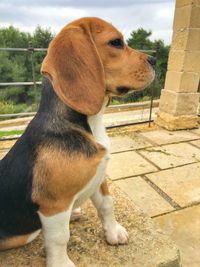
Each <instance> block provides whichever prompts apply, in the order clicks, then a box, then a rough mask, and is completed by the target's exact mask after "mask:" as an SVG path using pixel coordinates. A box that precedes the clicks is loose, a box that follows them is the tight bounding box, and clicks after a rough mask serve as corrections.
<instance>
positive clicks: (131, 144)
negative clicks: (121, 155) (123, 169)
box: [111, 136, 152, 153]
mask: <svg viewBox="0 0 200 267" xmlns="http://www.w3.org/2000/svg"><path fill="white" fill-rule="evenodd" d="M150 146H152V145H151V144H150V143H149V142H147V141H145V140H144V139H143V138H141V137H138V136H133V137H132V138H130V137H128V136H116V137H112V138H111V153H115V152H120V151H128V150H134V149H140V148H145V147H150Z"/></svg>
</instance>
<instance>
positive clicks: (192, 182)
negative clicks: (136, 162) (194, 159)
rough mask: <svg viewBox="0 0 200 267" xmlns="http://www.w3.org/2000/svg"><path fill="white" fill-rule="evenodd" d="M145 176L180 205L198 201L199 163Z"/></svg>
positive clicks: (199, 195) (199, 194)
mask: <svg viewBox="0 0 200 267" xmlns="http://www.w3.org/2000/svg"><path fill="white" fill-rule="evenodd" d="M146 176H147V177H148V178H149V179H150V180H151V181H152V182H153V183H155V184H156V185H157V186H158V187H160V188H161V189H162V190H163V191H164V192H165V193H166V194H167V195H168V196H170V197H171V198H172V199H173V200H174V201H175V202H176V203H178V204H179V205H180V206H181V207H184V206H188V205H191V204H195V203H200V163H194V164H190V165H186V166H182V167H178V168H172V169H169V170H165V171H160V172H156V173H153V174H147V175H146Z"/></svg>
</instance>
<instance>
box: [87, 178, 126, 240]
mask: <svg viewBox="0 0 200 267" xmlns="http://www.w3.org/2000/svg"><path fill="white" fill-rule="evenodd" d="M91 200H92V202H93V204H94V206H95V207H96V209H97V212H98V216H99V218H100V219H101V221H102V225H103V228H104V231H105V237H106V240H107V242H108V243H109V244H111V245H117V244H126V243H128V233H127V231H126V229H125V228H124V227H123V226H121V225H120V224H119V223H118V222H117V220H116V219H115V215H114V210H113V199H112V197H111V195H110V194H109V190H108V185H107V183H106V181H104V182H103V183H102V185H101V187H100V188H99V189H98V190H97V191H96V192H95V193H94V194H93V196H92V197H91Z"/></svg>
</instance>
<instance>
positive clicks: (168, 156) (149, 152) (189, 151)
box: [140, 143, 200, 169]
mask: <svg viewBox="0 0 200 267" xmlns="http://www.w3.org/2000/svg"><path fill="white" fill-rule="evenodd" d="M140 154H141V155H143V156H145V157H146V158H148V159H149V160H150V161H151V162H153V163H154V164H155V165H156V166H158V167H159V168H160V169H168V168H174V167H177V166H181V165H185V164H189V163H195V162H198V161H199V160H200V150H199V149H198V148H196V147H194V146H192V145H189V144H187V143H179V144H170V145H164V146H160V147H150V148H146V149H142V150H140Z"/></svg>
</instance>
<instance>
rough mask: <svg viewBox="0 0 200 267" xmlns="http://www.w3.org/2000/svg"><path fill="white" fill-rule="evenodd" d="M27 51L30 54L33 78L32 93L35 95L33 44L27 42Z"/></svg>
mask: <svg viewBox="0 0 200 267" xmlns="http://www.w3.org/2000/svg"><path fill="white" fill-rule="evenodd" d="M28 51H29V52H30V53H31V69H32V78H33V86H34V91H35V94H36V91H37V84H36V79H35V61H34V47H33V44H32V42H31V41H30V42H29V46H28Z"/></svg>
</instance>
